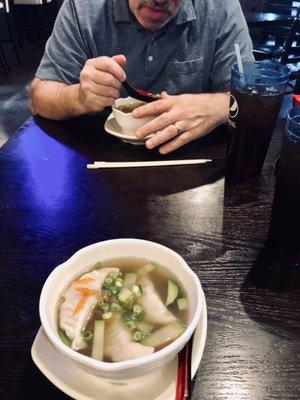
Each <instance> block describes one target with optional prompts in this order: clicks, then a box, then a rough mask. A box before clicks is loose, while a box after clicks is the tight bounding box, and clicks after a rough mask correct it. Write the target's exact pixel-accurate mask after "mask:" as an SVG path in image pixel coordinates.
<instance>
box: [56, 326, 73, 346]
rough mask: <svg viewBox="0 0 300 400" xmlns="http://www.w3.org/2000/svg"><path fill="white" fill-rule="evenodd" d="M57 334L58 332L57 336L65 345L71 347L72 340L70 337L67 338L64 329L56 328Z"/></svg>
mask: <svg viewBox="0 0 300 400" xmlns="http://www.w3.org/2000/svg"><path fill="white" fill-rule="evenodd" d="M58 334H59V337H60V339H61V341H62V342H63V343H64V344H65V345H66V346H68V347H71V343H72V341H71V339H69V338H68V336H67V334H66V332H65V331H64V330H62V329H59V330H58Z"/></svg>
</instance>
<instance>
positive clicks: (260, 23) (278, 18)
mask: <svg viewBox="0 0 300 400" xmlns="http://www.w3.org/2000/svg"><path fill="white" fill-rule="evenodd" d="M245 18H246V21H247V24H248V27H249V28H262V27H271V26H272V27H274V26H280V25H281V26H282V25H286V26H289V25H290V24H291V23H292V21H293V20H294V17H293V16H291V15H284V14H282V15H281V14H275V13H263V12H262V13H258V12H248V13H245Z"/></svg>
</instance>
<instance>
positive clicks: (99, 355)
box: [92, 320, 105, 361]
mask: <svg viewBox="0 0 300 400" xmlns="http://www.w3.org/2000/svg"><path fill="white" fill-rule="evenodd" d="M104 329H105V325H104V321H102V320H98V321H95V323H94V337H93V348H92V358H94V359H95V360H99V361H102V360H103V349H104Z"/></svg>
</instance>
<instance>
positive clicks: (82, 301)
mask: <svg viewBox="0 0 300 400" xmlns="http://www.w3.org/2000/svg"><path fill="white" fill-rule="evenodd" d="M88 297H89V296H88V295H86V294H83V295H82V296H81V299H80V300H79V302H78V303H77V305H76V307H75V309H74V311H73V314H77V313H78V312H79V311H80V310H81V309H82V307H83V306H84V305H85V303H86V301H87V299H88Z"/></svg>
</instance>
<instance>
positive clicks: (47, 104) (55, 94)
mask: <svg viewBox="0 0 300 400" xmlns="http://www.w3.org/2000/svg"><path fill="white" fill-rule="evenodd" d="M30 92H31V109H32V112H33V114H39V115H41V116H42V117H45V118H49V119H54V120H63V119H68V118H72V117H77V116H79V115H82V114H84V113H85V110H84V108H83V106H82V104H81V102H80V99H79V84H78V85H66V84H64V83H60V82H54V81H42V80H40V79H37V78H35V79H34V81H33V82H32V85H31V89H30Z"/></svg>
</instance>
